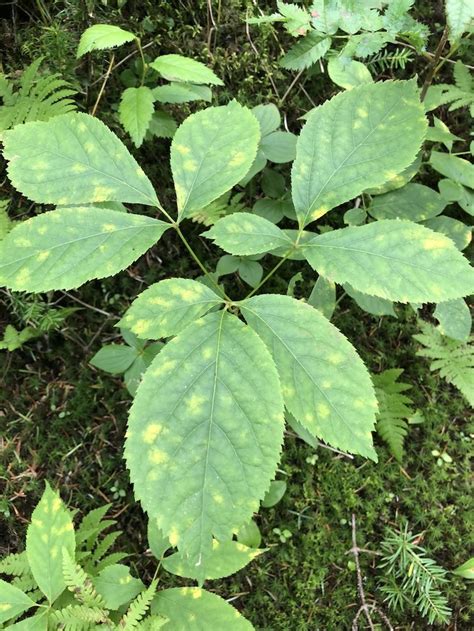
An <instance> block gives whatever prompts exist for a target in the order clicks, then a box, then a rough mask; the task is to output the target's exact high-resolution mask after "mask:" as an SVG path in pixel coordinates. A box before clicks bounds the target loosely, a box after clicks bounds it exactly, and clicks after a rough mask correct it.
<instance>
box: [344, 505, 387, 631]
mask: <svg viewBox="0 0 474 631" xmlns="http://www.w3.org/2000/svg"><path fill="white" fill-rule="evenodd" d="M362 551H363V549H362V548H359V547H358V545H357V533H356V518H355V515H354V513H352V548H351V550H350V552H352V554H353V555H354V561H355V566H356V572H357V590H358V592H359V598H360V602H361V606H360V607H359V610H358V611H357V613H356V615H355V618H354V620H353V621H352V631H357V630H358V624H357V622H358V620H359V618H360V616H361V615H362V613H364V615H365V617H366V618H367V622H368V623H369V627H370V629H371V631H375V627H374V623H373V621H372V618H371V617H370V612H371V611H372V612H376V613H378V615H379V616H380V617H381V618H382V620H383V621H384V622H385V624H386V625H387V627H388V629H389V631H394V629H393V627H392V625H391V623H390V620H389V619H388V618H387V616H386V615H385V614H384V612H383V611H382V610H381V609H379V607H377V606H376V604H375V602H374V601H373V602H372V603H371V604H370V605H368V604H367V600H366V598H365V592H364V584H363V582H362V572H361V570H360V563H359V552H362Z"/></svg>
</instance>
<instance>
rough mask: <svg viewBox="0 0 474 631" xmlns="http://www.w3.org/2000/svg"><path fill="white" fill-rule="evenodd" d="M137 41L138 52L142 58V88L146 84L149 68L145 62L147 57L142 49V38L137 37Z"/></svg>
mask: <svg viewBox="0 0 474 631" xmlns="http://www.w3.org/2000/svg"><path fill="white" fill-rule="evenodd" d="M135 41H136V43H137V48H138V52H139V53H140V57H141V58H142V78H141V81H140V86H142V85H143V84H144V83H145V77H146V73H147V70H148V68H147V64H146V62H145V55H144V54H143V48H142V43H141V41H140V38H139V37H137V38H136V40H135Z"/></svg>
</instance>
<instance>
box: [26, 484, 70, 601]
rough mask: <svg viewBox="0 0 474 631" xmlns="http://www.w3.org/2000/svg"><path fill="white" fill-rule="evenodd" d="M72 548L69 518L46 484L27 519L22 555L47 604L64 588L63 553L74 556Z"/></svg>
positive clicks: (60, 501) (55, 495) (58, 499)
mask: <svg viewBox="0 0 474 631" xmlns="http://www.w3.org/2000/svg"><path fill="white" fill-rule="evenodd" d="M75 547H76V541H75V537H74V526H73V523H72V518H71V514H70V512H69V511H68V509H67V508H66V506H65V505H64V503H63V502H62V500H61V498H60V497H59V494H58V493H56V492H55V491H53V490H52V489H51V487H50V486H49V484H46V489H45V491H44V493H43V496H42V498H41V500H40V501H39V503H38V505H37V506H36V508H35V510H34V511H33V514H32V516H31V524H30V525H29V527H28V532H27V535H26V554H27V557H28V563H29V566H30V569H31V572H32V574H33V576H34V578H35V581H36V582H37V584H38V587H39V588H40V589H41V591H42V592H43V594H44V595H45V596H46V598H47V599H48V600H49V602H54V601H55V600H56V598H57V597H58V596H59V595H60V594H61V593H62V592H63V591H64V589H65V588H66V583H65V582H64V578H63V568H62V559H63V550H67V552H68V553H69V554H70V555H71V556H74V550H75Z"/></svg>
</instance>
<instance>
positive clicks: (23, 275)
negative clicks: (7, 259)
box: [15, 269, 31, 285]
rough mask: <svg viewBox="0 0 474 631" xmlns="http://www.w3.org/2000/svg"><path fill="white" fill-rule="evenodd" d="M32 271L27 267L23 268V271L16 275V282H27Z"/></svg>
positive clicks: (20, 283) (21, 283)
mask: <svg viewBox="0 0 474 631" xmlns="http://www.w3.org/2000/svg"><path fill="white" fill-rule="evenodd" d="M30 276H31V274H30V272H29V270H27V269H22V270H21V272H19V273H18V274H17V275H16V277H15V283H18V284H19V285H23V284H24V283H27V282H28V281H29V280H30Z"/></svg>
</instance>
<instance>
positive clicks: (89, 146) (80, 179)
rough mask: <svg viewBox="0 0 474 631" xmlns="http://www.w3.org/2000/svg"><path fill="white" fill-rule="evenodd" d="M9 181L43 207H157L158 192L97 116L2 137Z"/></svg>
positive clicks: (67, 118)
mask: <svg viewBox="0 0 474 631" xmlns="http://www.w3.org/2000/svg"><path fill="white" fill-rule="evenodd" d="M3 141H4V156H5V158H6V159H7V160H9V165H8V175H9V177H10V180H11V182H12V184H13V186H15V188H17V189H18V190H19V191H20V192H21V193H23V195H25V196H26V197H28V198H29V199H31V200H33V201H34V202H40V203H45V204H58V205H62V206H64V205H67V204H81V203H88V204H89V203H93V202H106V201H114V202H130V203H133V204H146V205H148V206H156V205H157V203H158V199H157V197H156V193H155V191H154V189H153V186H152V185H151V182H150V180H149V179H148V178H147V176H146V175H145V173H144V172H143V170H142V169H141V168H140V167H139V166H138V164H137V162H136V161H135V159H134V158H133V157H132V156H131V155H130V153H129V152H128V149H127V148H126V147H125V145H124V144H123V143H122V142H121V141H120V140H119V139H118V138H117V136H116V135H115V134H114V133H112V132H111V131H110V129H108V127H106V126H105V125H104V123H102V122H101V121H99V119H97V118H95V117H94V116H89V115H88V114H65V115H64V116H56V117H55V118H52V119H50V120H49V121H46V122H33V123H26V124H24V125H18V126H17V127H15V128H14V129H12V130H10V131H6V132H4V134H3Z"/></svg>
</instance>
